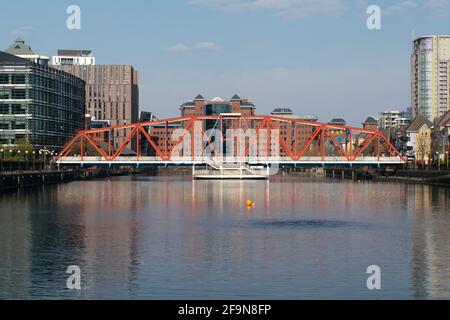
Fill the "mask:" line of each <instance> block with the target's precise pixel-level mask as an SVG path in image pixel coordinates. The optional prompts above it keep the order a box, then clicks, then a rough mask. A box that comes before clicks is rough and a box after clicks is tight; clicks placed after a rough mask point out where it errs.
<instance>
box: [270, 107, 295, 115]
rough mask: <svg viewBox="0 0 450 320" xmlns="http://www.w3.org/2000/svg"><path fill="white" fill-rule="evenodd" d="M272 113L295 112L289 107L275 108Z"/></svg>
mask: <svg viewBox="0 0 450 320" xmlns="http://www.w3.org/2000/svg"><path fill="white" fill-rule="evenodd" d="M271 114H274V115H275V114H293V112H292V110H291V109H289V108H275V109H273V111H272V113H271Z"/></svg>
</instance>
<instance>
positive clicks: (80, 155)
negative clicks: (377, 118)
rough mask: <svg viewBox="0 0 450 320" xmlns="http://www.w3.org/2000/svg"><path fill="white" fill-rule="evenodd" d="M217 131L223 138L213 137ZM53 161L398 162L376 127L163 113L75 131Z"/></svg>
mask: <svg viewBox="0 0 450 320" xmlns="http://www.w3.org/2000/svg"><path fill="white" fill-rule="evenodd" d="M220 136H222V137H220ZM55 162H56V163H57V164H58V165H76V166H137V167H139V166H145V165H163V166H164V165H165V166H168V165H193V166H195V165H205V164H211V162H213V163H216V164H217V163H246V164H248V165H262V166H270V165H274V164H275V165H295V166H297V165H298V166H339V165H340V166H342V165H346V166H353V165H367V166H380V165H400V164H403V163H405V158H404V157H403V156H402V155H401V153H400V152H399V151H398V150H397V149H396V148H395V147H394V146H393V144H392V143H391V142H390V141H389V139H387V138H386V136H384V135H383V133H382V132H381V131H378V130H368V129H362V128H355V127H351V126H336V125H331V124H325V123H319V122H310V121H305V120H298V119H291V118H285V117H277V116H246V115H241V114H221V115H216V116H188V117H180V118H171V119H162V120H156V121H151V122H142V123H135V124H129V125H120V126H112V127H106V128H99V129H92V130H85V131H81V132H79V133H78V134H77V135H76V137H75V138H73V140H72V141H70V142H69V143H68V144H67V146H66V147H65V148H64V149H63V150H62V151H61V152H60V153H59V155H58V157H57V158H56V160H55Z"/></svg>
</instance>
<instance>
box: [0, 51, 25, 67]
mask: <svg viewBox="0 0 450 320" xmlns="http://www.w3.org/2000/svg"><path fill="white" fill-rule="evenodd" d="M5 62H13V63H25V64H28V63H30V61H29V60H27V59H22V58H20V57H18V56H15V55H13V54H9V53H6V52H3V51H0V63H5Z"/></svg>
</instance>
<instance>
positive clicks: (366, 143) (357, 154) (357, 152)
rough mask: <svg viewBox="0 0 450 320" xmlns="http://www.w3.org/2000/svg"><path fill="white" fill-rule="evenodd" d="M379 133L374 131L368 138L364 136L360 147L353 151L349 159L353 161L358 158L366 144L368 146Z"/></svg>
mask: <svg viewBox="0 0 450 320" xmlns="http://www.w3.org/2000/svg"><path fill="white" fill-rule="evenodd" d="M378 135H379V133H378V132H376V133H375V134H373V135H372V136H371V137H370V138H366V140H365V141H364V144H362V146H361V145H360V148H359V150H358V151H356V150H355V151H356V152H355V154H354V155H353V157H351V158H350V160H351V161H355V160H356V158H358V157H359V156H360V155H361V153H363V152H364V151H365V150H366V149H367V147H368V146H370V144H371V143H372V142H373V141H374V140H375V139H376V138H377V137H378Z"/></svg>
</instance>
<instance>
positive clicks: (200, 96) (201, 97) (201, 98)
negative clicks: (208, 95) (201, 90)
mask: <svg viewBox="0 0 450 320" xmlns="http://www.w3.org/2000/svg"><path fill="white" fill-rule="evenodd" d="M194 100H205V98H203V96H202V95H201V94H199V95H198V96H196V97H195V99H194Z"/></svg>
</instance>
